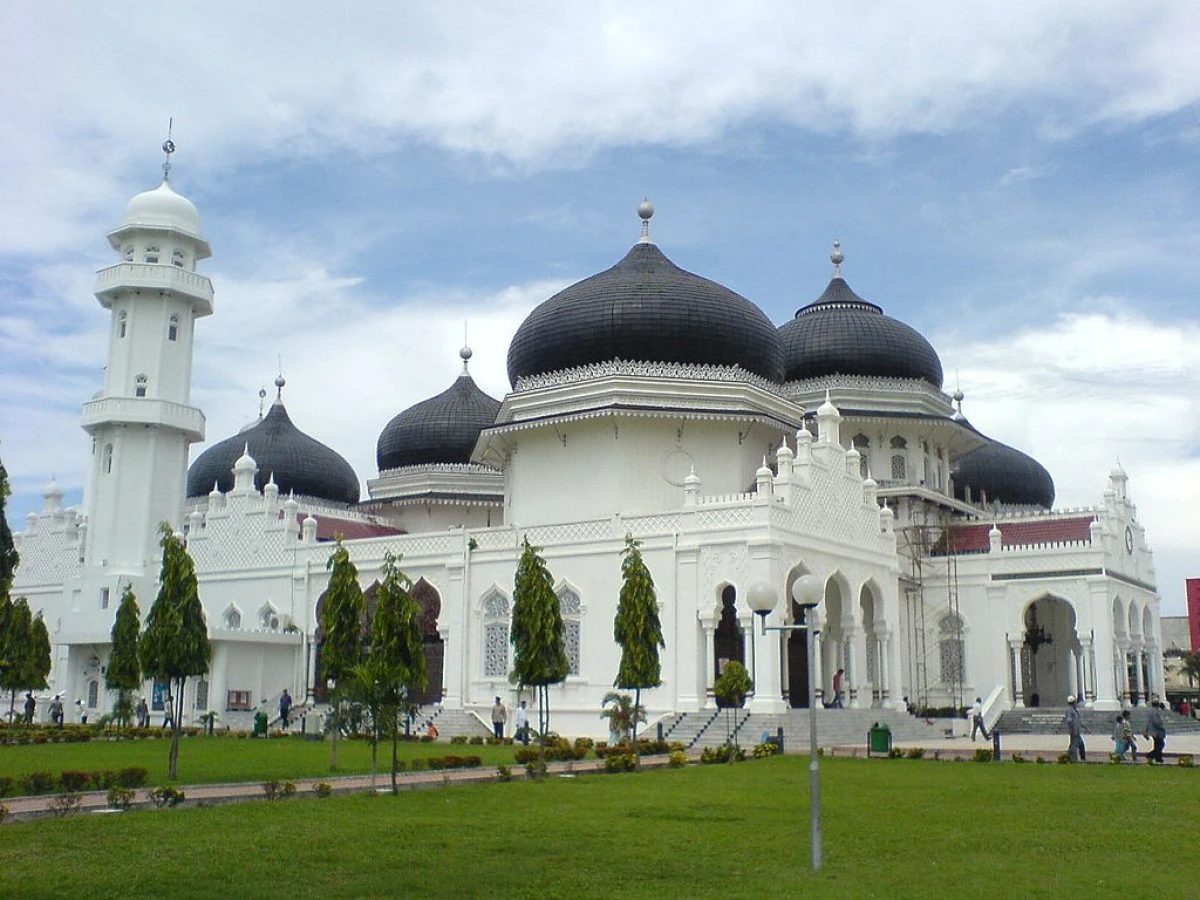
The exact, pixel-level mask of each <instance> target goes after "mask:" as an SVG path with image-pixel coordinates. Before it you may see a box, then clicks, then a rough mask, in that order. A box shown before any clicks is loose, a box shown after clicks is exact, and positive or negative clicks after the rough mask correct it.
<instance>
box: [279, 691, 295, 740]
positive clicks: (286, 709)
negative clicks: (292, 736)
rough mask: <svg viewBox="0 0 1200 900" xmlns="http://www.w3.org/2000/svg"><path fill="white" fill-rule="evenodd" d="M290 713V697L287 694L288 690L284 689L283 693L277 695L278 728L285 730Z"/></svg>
mask: <svg viewBox="0 0 1200 900" xmlns="http://www.w3.org/2000/svg"><path fill="white" fill-rule="evenodd" d="M291 711H292V695H291V694H289V693H288V689H287V688H284V689H283V693H282V694H280V695H279V722H280V727H281V728H283V729H285V730H286V729H287V727H288V723H289V722H290V721H291V720H290V719H289V718H288V715H289V714H290V713H291Z"/></svg>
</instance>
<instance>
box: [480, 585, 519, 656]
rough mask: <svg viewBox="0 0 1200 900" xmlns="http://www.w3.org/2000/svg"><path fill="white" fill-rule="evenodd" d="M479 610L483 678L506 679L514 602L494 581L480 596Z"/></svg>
mask: <svg viewBox="0 0 1200 900" xmlns="http://www.w3.org/2000/svg"><path fill="white" fill-rule="evenodd" d="M479 613H480V615H481V617H482V619H483V628H482V630H481V634H482V639H483V646H482V647H481V648H480V649H481V654H480V656H481V659H482V660H483V677H484V678H497V679H506V678H508V672H509V668H510V664H509V638H508V635H509V631H510V629H511V627H512V601H511V600H510V599H509V596H508V594H506V593H505V592H504V591H503V590H501V589H500V587H499V586H498V585H496V584H493V585H492V586H491V587H489V588H488V589H487V590H485V591H484V592H483V594H482V595H480V598H479Z"/></svg>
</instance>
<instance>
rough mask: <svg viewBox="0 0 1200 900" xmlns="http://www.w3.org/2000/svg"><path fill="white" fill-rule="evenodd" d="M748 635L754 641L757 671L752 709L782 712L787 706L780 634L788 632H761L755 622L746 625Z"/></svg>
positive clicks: (764, 711) (753, 650) (752, 651)
mask: <svg viewBox="0 0 1200 900" xmlns="http://www.w3.org/2000/svg"><path fill="white" fill-rule="evenodd" d="M745 628H746V632H747V635H746V636H747V637H748V638H749V640H750V641H751V642H752V644H751V653H752V654H753V655H752V660H753V663H754V667H755V669H757V672H756V673H755V675H754V696H753V697H752V698H751V699H750V711H751V712H755V713H781V712H783V711H784V710H785V709H786V707H785V706H784V703H783V682H782V678H781V675H782V671H783V667H782V665H781V654H780V649H779V644H780V634H781V633H783V634H786V632H778V631H771V632H768V633H767V634H765V635H764V634H759V632H758V630H757V625H756V623H755V622H750V624H748V625H746V626H745Z"/></svg>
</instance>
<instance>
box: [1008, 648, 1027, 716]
mask: <svg viewBox="0 0 1200 900" xmlns="http://www.w3.org/2000/svg"><path fill="white" fill-rule="evenodd" d="M1023 644H1024V641H1023V640H1022V639H1021V638H1009V639H1008V666H1009V671H1010V672H1011V677H1012V692H1013V697H1012V700H1013V708H1014V709H1024V708H1025V685H1024V679H1023V677H1022V673H1021V646H1022V645H1023Z"/></svg>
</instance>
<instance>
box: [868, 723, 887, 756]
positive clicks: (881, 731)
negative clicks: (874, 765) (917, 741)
mask: <svg viewBox="0 0 1200 900" xmlns="http://www.w3.org/2000/svg"><path fill="white" fill-rule="evenodd" d="M891 752H892V729H891V728H889V727H888V726H887V725H880V724H879V723H878V722H876V723H875V724H874V725H872V726H871V730H870V731H868V732H867V756H870V755H871V754H872V753H882V754H883V755H884V756H886V755H887V754H889V753H891Z"/></svg>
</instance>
